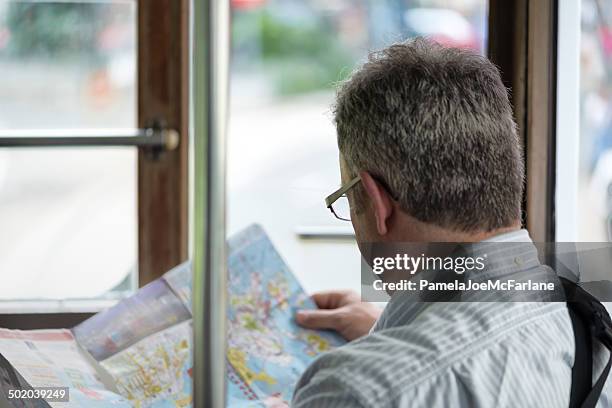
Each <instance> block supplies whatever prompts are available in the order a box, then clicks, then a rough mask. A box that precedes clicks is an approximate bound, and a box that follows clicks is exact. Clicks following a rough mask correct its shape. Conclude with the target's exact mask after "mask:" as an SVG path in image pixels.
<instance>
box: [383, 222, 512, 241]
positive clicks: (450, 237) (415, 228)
mask: <svg viewBox="0 0 612 408" xmlns="http://www.w3.org/2000/svg"><path fill="white" fill-rule="evenodd" d="M406 221H407V225H406V226H405V228H402V229H401V231H402V232H401V233H398V237H397V239H394V241H396V242H480V241H484V240H487V239H490V238H493V237H495V236H498V235H501V234H506V233H508V232H512V231H518V230H520V229H521V223H520V222H519V221H517V222H515V223H514V224H513V225H510V226H508V227H502V228H497V229H494V230H490V231H474V232H464V231H457V230H453V229H449V228H444V227H440V226H437V225H433V224H429V223H424V222H422V221H418V220H416V219H414V218H412V217H410V219H408V220H406ZM404 231H405V232H406V233H405V234H404V233H403V232H404Z"/></svg>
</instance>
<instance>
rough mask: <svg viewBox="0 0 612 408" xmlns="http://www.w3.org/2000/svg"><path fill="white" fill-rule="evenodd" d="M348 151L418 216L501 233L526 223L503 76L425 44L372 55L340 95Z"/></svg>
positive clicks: (351, 163) (340, 127)
mask: <svg viewBox="0 0 612 408" xmlns="http://www.w3.org/2000/svg"><path fill="white" fill-rule="evenodd" d="M334 114H335V122H336V126H337V132H338V147H339V149H340V152H341V153H342V156H343V158H344V160H345V162H346V164H347V165H348V168H349V169H350V170H351V171H352V172H354V173H356V172H357V171H360V170H365V171H368V172H369V173H370V174H372V176H374V177H375V178H377V179H378V180H380V181H381V182H382V184H383V185H385V187H386V188H388V189H389V193H390V194H391V195H392V196H394V197H395V198H396V199H397V200H398V202H399V204H400V206H401V208H402V210H403V211H405V212H407V213H408V214H410V215H411V216H413V217H415V218H416V219H418V220H420V221H423V222H427V223H432V224H435V225H439V226H442V227H445V228H451V229H454V230H458V231H491V230H494V229H497V228H501V227H506V226H510V225H512V224H514V223H515V222H516V221H517V220H519V219H520V217H521V200H522V191H523V173H524V168H523V160H522V154H521V148H520V145H519V140H518V136H517V131H516V125H515V123H514V120H513V118H512V109H511V107H510V102H509V100H508V91H507V89H506V88H505V86H504V85H503V83H502V81H501V78H500V75H499V71H498V70H497V68H496V67H495V66H494V65H493V64H492V63H491V62H490V61H488V60H487V59H486V58H485V57H482V56H480V55H478V54H476V53H474V52H471V51H468V50H461V49H457V48H447V47H443V46H441V45H439V44H437V43H434V42H431V41H429V40H425V39H422V38H417V39H415V40H412V41H409V42H406V43H401V44H395V45H392V46H390V47H388V48H386V49H384V50H382V51H379V52H375V53H372V54H370V56H369V58H368V61H367V62H366V63H365V64H364V65H363V66H362V67H361V68H360V69H359V70H357V71H356V72H355V73H354V74H353V75H352V76H351V78H350V79H349V80H347V81H346V82H345V83H344V84H342V85H341V87H340V88H339V90H338V95H337V101H336V105H335V107H334Z"/></svg>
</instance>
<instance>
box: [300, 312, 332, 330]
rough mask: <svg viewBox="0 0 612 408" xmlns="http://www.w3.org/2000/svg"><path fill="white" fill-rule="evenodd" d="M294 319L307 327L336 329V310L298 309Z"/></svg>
mask: <svg viewBox="0 0 612 408" xmlns="http://www.w3.org/2000/svg"><path fill="white" fill-rule="evenodd" d="M295 320H296V321H297V323H298V324H299V325H300V326H303V327H306V328H307V329H336V328H337V327H336V326H337V325H338V312H337V311H336V310H300V311H298V312H297V313H296V314H295Z"/></svg>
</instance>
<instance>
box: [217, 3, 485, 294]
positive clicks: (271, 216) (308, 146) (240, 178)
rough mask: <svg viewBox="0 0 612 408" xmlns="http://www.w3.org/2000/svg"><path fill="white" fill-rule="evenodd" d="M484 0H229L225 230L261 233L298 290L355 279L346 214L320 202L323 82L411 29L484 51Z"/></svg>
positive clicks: (333, 174)
mask: <svg viewBox="0 0 612 408" xmlns="http://www.w3.org/2000/svg"><path fill="white" fill-rule="evenodd" d="M486 8H487V2H486V1H485V0H454V1H453V0H446V1H442V0H427V1H408V0H386V1H363V0H361V1H358V0H346V1H320V0H270V1H258V0H250V1H247V0H240V1H238V0H234V1H232V69H231V83H230V87H231V110H230V134H229V146H228V172H229V174H228V182H229V198H228V205H229V232H230V233H231V232H235V231H237V230H238V229H240V228H242V227H244V226H246V225H247V224H249V223H251V222H258V223H260V224H261V225H262V226H263V227H264V229H266V231H267V232H268V233H269V234H270V236H271V238H272V239H273V241H274V242H275V244H276V245H277V246H278V248H279V250H280V251H281V253H282V254H283V255H284V256H285V258H286V259H287V261H288V263H289V265H290V267H291V268H292V269H293V270H294V272H295V273H296V275H297V276H298V277H299V278H300V280H301V281H302V283H303V284H304V286H305V288H306V290H308V291H313V290H320V289H324V288H338V287H351V288H354V289H358V288H359V274H358V273H355V271H356V270H358V268H359V262H360V258H359V255H358V252H357V248H356V245H355V243H354V240H353V238H352V229H351V225H350V223H347V222H342V221H339V220H336V219H335V218H334V217H333V215H332V214H331V213H330V212H329V210H328V209H327V208H325V205H324V198H325V196H326V195H328V194H330V193H331V192H333V191H334V190H335V189H337V188H338V186H339V180H340V176H339V169H338V151H337V147H336V137H335V129H334V126H333V123H332V113H331V104H332V103H333V99H334V85H335V83H337V82H338V81H341V80H343V79H345V78H346V77H347V76H348V75H349V74H350V72H351V70H352V69H353V68H354V67H355V66H356V65H357V64H358V63H359V62H362V61H363V60H364V59H365V57H366V55H367V53H368V51H369V50H375V49H379V48H382V47H384V46H386V45H388V44H390V43H393V42H397V41H402V40H405V39H407V38H411V37H414V36H416V35H423V36H429V37H430V38H433V39H435V40H437V41H439V42H441V43H443V44H447V45H453V46H457V47H467V48H471V49H475V50H477V51H479V52H484V51H483V50H484V49H485V42H486V38H485V34H486V21H487V15H486Z"/></svg>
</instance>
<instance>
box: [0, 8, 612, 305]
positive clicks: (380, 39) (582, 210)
mask: <svg viewBox="0 0 612 408" xmlns="http://www.w3.org/2000/svg"><path fill="white" fill-rule="evenodd" d="M231 5H232V17H231V18H232V22H231V32H232V51H231V58H232V63H231V81H230V88H231V98H230V101H231V107H230V118H229V119H230V123H229V137H228V143H229V146H228V194H229V196H228V224H229V225H228V227H229V233H233V232H236V231H237V230H239V229H241V228H243V227H245V226H247V225H248V224H250V223H253V222H258V223H260V224H261V225H262V226H263V227H264V228H265V229H266V230H267V231H268V233H269V234H270V236H271V238H272V240H273V241H274V242H275V244H276V246H277V247H278V249H279V250H280V252H281V254H282V255H283V256H284V258H285V259H286V260H287V262H288V264H289V265H290V267H291V268H292V269H293V270H294V272H295V273H296V275H297V276H298V278H299V279H300V281H301V282H302V283H303V285H304V286H305V289H306V290H307V291H314V290H321V289H328V288H339V287H345V288H346V287H348V288H353V289H357V290H358V289H359V284H360V282H359V279H360V275H359V265H360V264H359V256H358V252H357V249H356V246H355V244H354V243H353V241H352V236H351V226H350V224H349V223H343V222H342V221H338V220H336V219H335V218H334V217H333V216H332V215H331V214H330V213H329V210H327V209H326V208H325V206H324V203H323V199H324V197H325V196H326V195H328V194H329V193H331V192H332V191H333V190H335V189H336V188H338V186H339V170H338V164H337V148H336V139H335V130H334V127H333V123H332V110H331V106H332V103H333V99H334V88H335V85H336V84H337V83H338V82H339V81H342V80H343V79H345V78H347V76H349V75H350V73H351V71H352V70H353V69H354V68H355V67H356V66H358V64H360V63H362V62H363V61H364V59H365V58H366V56H367V53H368V52H369V51H371V50H376V49H379V48H382V47H384V46H386V45H388V44H391V43H393V42H397V41H402V40H405V39H408V38H411V37H414V36H417V35H424V36H429V37H430V38H433V39H435V40H437V41H439V42H441V43H443V44H447V45H451V46H457V47H464V48H469V49H473V50H476V51H477V52H480V53H483V54H484V53H485V50H486V42H487V38H486V32H487V1H486V0H336V1H322V0H232V1H231ZM581 10H582V11H581V13H582V36H581V61H580V64H581V79H580V81H581V82H580V109H581V123H580V135H575V137H577V138H579V140H580V166H579V168H580V169H579V172H580V174H579V186H578V188H579V191H580V194H579V197H578V199H579V211H578V214H575V216H576V217H577V218H578V219H579V226H580V230H579V236H578V237H577V238H578V240H580V241H608V240H610V236H611V235H610V233H609V231H610V228H609V225H610V222H609V220H610V219H612V218H611V217H610V214H612V187H611V186H612V110H611V104H610V98H611V97H612V79H611V75H612V61H611V60H612V30H611V29H610V27H611V26H610V21H611V20H610V18H611V17H612V3H610V2H607V1H597V0H581ZM136 19H137V8H136V3H135V1H133V0H100V1H89V0H88V1H64V0H62V1H41V0H30V1H27V0H23V1H14V0H10V1H9V0H0V132H2V133H4V134H7V135H12V134H13V133H15V132H16V131H24V130H25V129H46V130H50V131H59V130H61V129H83V128H85V129H102V128H103V129H121V128H134V127H136V107H137V106H136V104H137V101H136V100H137V96H136V92H137V91H136V90H137V86H136V72H137V67H136V57H137V46H138V44H136ZM560 29H562V28H560ZM12 131H13V132H12ZM60 134H61V132H60ZM0 137H1V135H0ZM136 164H137V158H136V150H135V149H133V148H92V149H68V148H61V149H60V148H53V149H39V148H32V149H0V276H1V277H2V285H0V299H2V300H25V299H99V300H100V299H101V300H109V301H112V300H113V299H116V298H117V297H120V296H125V295H126V294H129V293H131V291H133V290H134V289H135V288H136V287H137V283H138V282H137V275H138V274H137V271H138V265H137V247H136V246H137V217H136V206H137V185H136ZM15 271H19V272H18V273H15Z"/></svg>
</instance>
